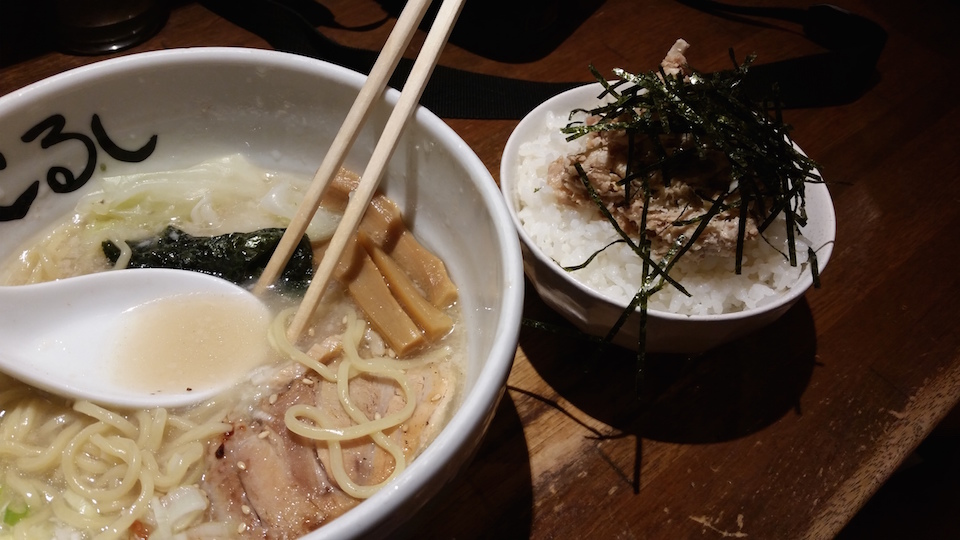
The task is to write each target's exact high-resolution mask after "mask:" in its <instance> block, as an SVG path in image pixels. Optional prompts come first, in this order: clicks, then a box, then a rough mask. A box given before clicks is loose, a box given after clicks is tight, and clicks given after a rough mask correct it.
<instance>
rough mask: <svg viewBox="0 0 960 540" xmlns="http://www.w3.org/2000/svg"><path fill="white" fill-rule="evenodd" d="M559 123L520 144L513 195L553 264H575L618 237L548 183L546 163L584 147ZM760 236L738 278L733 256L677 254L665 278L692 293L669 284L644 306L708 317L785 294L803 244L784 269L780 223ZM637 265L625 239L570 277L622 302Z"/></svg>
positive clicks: (636, 277) (634, 283)
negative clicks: (567, 136) (569, 137)
mask: <svg viewBox="0 0 960 540" xmlns="http://www.w3.org/2000/svg"><path fill="white" fill-rule="evenodd" d="M566 124H567V116H566V115H554V114H551V115H549V116H548V118H547V122H546V123H545V125H544V126H543V130H542V131H541V132H540V133H539V135H538V136H537V137H536V138H535V139H534V140H532V141H529V142H527V143H524V144H523V145H521V146H520V165H519V171H518V175H517V186H516V189H517V193H516V195H515V196H516V197H517V199H516V203H517V209H518V212H517V213H518V216H519V218H520V221H521V223H522V224H523V228H524V230H525V231H526V233H527V234H528V235H529V236H530V238H531V239H532V240H533V242H534V243H535V244H536V245H537V246H538V247H539V248H540V249H541V250H542V251H543V253H544V254H545V255H546V256H547V257H550V258H551V259H553V260H554V261H556V262H557V263H558V264H559V265H560V266H576V265H580V264H582V263H583V262H585V261H586V260H587V259H588V258H589V257H590V255H592V254H593V253H595V252H597V251H598V250H600V249H601V248H603V246H605V245H607V244H609V243H610V242H612V241H614V240H616V239H618V234H617V232H616V231H615V230H614V229H613V227H612V226H611V225H610V224H609V223H607V222H606V220H604V219H603V218H602V217H601V216H600V215H599V213H597V212H596V211H595V210H594V209H592V208H591V209H586V208H574V207H572V206H569V205H566V204H560V203H559V201H558V199H557V194H556V192H555V190H554V189H553V188H552V187H551V186H550V185H549V184H548V183H547V167H548V166H549V164H550V163H551V162H553V161H555V160H556V159H557V158H559V157H561V156H562V155H567V154H572V153H576V152H580V151H582V149H583V141H582V139H578V140H574V141H570V142H568V141H566V140H565V137H564V135H563V134H562V133H561V132H560V128H562V127H563V126H565V125H566ZM764 235H765V237H766V239H767V240H768V241H769V243H768V242H765V241H764V240H763V239H757V240H756V241H753V242H748V243H747V244H746V245H745V246H744V254H743V265H742V273H741V274H739V275H738V274H736V273H735V271H734V264H735V261H734V259H733V257H730V258H723V257H715V256H714V257H705V258H694V257H691V256H690V255H689V254H688V255H685V256H683V257H681V259H680V262H678V263H677V265H676V266H674V268H673V269H672V270H671V272H670V276H671V277H672V278H674V279H675V280H676V281H677V282H679V283H680V284H681V285H683V287H684V288H686V289H687V291H688V292H689V293H690V294H691V296H689V297H688V296H686V295H684V294H683V293H681V292H680V291H678V290H677V289H675V288H674V287H671V286H669V285H668V286H666V287H664V288H663V289H661V290H660V291H659V292H657V293H655V294H654V295H652V296H651V297H650V300H649V304H648V309H649V310H651V311H666V312H672V313H677V314H684V315H714V314H720V313H732V312H737V311H743V310H747V309H752V308H756V307H758V306H762V305H764V304H765V303H767V302H770V301H771V300H773V299H775V298H776V297H778V296H779V295H782V294H784V293H785V292H786V291H787V290H788V289H789V288H790V287H791V286H792V285H793V284H794V283H796V282H797V280H798V279H799V278H800V276H801V275H802V273H803V272H806V271H807V270H806V266H807V265H806V261H807V244H806V243H805V239H804V238H802V237H798V238H797V240H796V246H797V259H798V263H800V264H798V265H797V266H796V267H791V266H790V263H789V262H788V261H787V260H786V258H785V257H784V255H783V254H784V253H787V238H786V232H785V226H784V222H783V220H782V219H781V220H780V222H779V223H775V224H773V225H771V226H770V227H769V228H768V229H767V231H766V232H765V233H764ZM773 246H776V248H775V247H773ZM778 249H779V251H778ZM641 264H642V261H641V260H640V259H639V258H638V257H637V256H636V254H634V253H633V252H632V251H631V250H630V248H629V247H628V246H627V245H626V244H624V243H619V244H616V245H614V246H611V247H610V248H608V249H607V250H605V251H604V252H603V253H601V254H600V255H599V256H597V257H596V258H595V259H594V260H593V261H592V262H591V263H590V264H589V265H587V266H586V268H583V269H581V270H577V271H574V272H571V275H572V276H573V277H574V278H575V279H577V280H578V281H580V282H581V283H583V284H584V285H586V286H588V287H590V288H591V289H593V290H595V291H597V292H599V293H600V294H602V295H603V296H605V297H607V298H608V299H610V300H611V301H614V302H616V303H619V304H622V305H626V304H628V303H629V302H630V300H631V299H632V298H633V297H634V295H635V294H636V293H637V291H638V290H639V289H640V286H641V284H642V271H643V268H642V266H641Z"/></svg>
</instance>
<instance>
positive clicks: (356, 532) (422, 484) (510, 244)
mask: <svg viewBox="0 0 960 540" xmlns="http://www.w3.org/2000/svg"><path fill="white" fill-rule="evenodd" d="M224 63H235V64H242V65H250V66H251V68H259V67H266V68H270V69H290V70H296V71H300V72H305V73H309V74H313V75H316V76H318V77H323V78H326V79H334V80H336V81H337V82H340V83H344V84H347V85H349V86H352V87H354V88H356V89H357V91H359V89H360V87H361V85H362V84H363V82H364V81H365V79H366V75H364V74H362V73H359V72H356V71H352V70H349V69H347V68H344V67H342V66H338V65H335V64H331V63H329V62H326V61H323V60H318V59H315V58H311V57H307V56H301V55H297V54H293V53H286V52H282V51H275V50H270V49H256V48H247V47H188V48H175V49H165V50H158V51H148V52H140V53H132V54H127V55H123V56H119V57H115V58H110V59H106V60H101V61H97V62H93V63H91V64H87V65H84V66H79V67H76V68H73V69H70V70H67V71H64V72H61V73H58V74H55V75H52V76H50V77H47V78H45V79H42V80H40V81H36V82H34V83H31V84H29V85H27V86H24V87H22V88H20V89H18V90H15V91H13V92H11V93H9V94H6V95H4V96H0V116H3V115H4V114H5V113H6V111H8V110H11V109H13V108H15V107H21V106H24V105H26V104H27V103H29V102H33V101H36V100H40V99H44V98H45V97H46V96H48V95H50V94H52V93H56V92H60V91H63V90H66V89H68V88H70V87H72V86H74V85H76V84H82V83H84V81H87V80H89V79H91V78H98V77H104V76H108V75H109V76H113V75H118V74H123V73H126V72H136V71H140V70H143V69H148V68H150V67H156V66H176V65H183V64H224ZM399 95H400V92H399V91H397V90H395V89H393V88H387V89H386V91H385V92H384V96H383V98H382V100H385V101H387V102H388V103H389V104H390V105H391V106H393V105H395V104H396V102H397V99H398V98H399ZM410 121H411V122H412V123H416V124H419V126H420V128H421V129H423V130H424V131H425V132H426V133H429V134H431V135H432V136H434V137H435V138H436V140H437V141H442V142H443V143H444V144H445V146H447V147H448V148H449V149H450V151H451V152H452V153H453V154H455V155H457V156H458V161H460V162H461V163H462V165H463V167H464V168H465V169H466V170H467V171H468V173H469V174H468V175H467V176H468V177H469V178H470V179H471V183H472V184H473V185H474V186H475V188H476V190H477V192H478V195H479V198H480V199H481V200H482V201H483V203H484V205H485V207H486V208H487V209H488V211H489V212H490V213H491V228H492V230H493V231H494V233H495V240H496V243H497V244H498V245H499V246H500V248H501V254H502V263H503V268H502V270H501V277H502V280H503V282H504V290H503V297H502V300H501V302H500V306H498V309H499V318H498V321H497V326H496V328H495V329H493V332H494V334H493V335H494V336H495V337H494V338H492V339H493V344H492V346H491V348H490V350H489V351H488V353H487V359H486V361H485V362H484V364H483V366H482V367H481V369H480V370H479V371H478V373H477V378H476V381H475V382H474V384H473V386H472V388H471V390H470V391H469V392H468V393H466V394H464V395H463V396H462V399H461V401H460V404H459V406H458V407H457V409H456V411H455V412H454V413H453V415H452V416H451V417H450V419H449V420H448V422H447V424H446V426H444V428H443V429H442V430H441V432H440V433H439V434H437V436H436V438H435V439H434V440H433V441H432V442H431V443H430V444H429V445H428V446H427V447H426V448H425V449H424V450H423V452H422V453H421V454H420V455H418V456H417V458H416V459H414V460H413V461H412V462H411V463H409V464H408V465H407V467H406V469H405V470H404V471H403V472H402V473H401V474H400V475H398V477H397V478H395V479H394V480H393V481H391V482H390V483H389V484H387V485H386V486H384V487H383V488H382V489H381V490H379V491H378V492H377V493H376V494H374V495H373V496H372V497H370V498H369V499H367V500H364V501H361V502H360V504H358V505H357V506H356V507H354V508H352V509H350V510H348V511H347V512H345V513H344V514H342V515H341V516H339V517H338V518H336V519H334V520H332V521H330V522H329V523H326V524H324V525H323V526H321V527H320V528H318V529H316V530H314V531H312V532H310V533H307V534H306V535H305V536H303V538H304V539H312V540H319V539H321V538H328V537H336V538H341V537H343V538H346V537H354V536H367V535H369V534H372V535H375V536H380V535H385V534H387V533H388V532H389V531H390V530H392V529H393V528H395V527H396V526H397V525H399V524H400V523H402V522H403V521H407V520H408V519H409V518H410V516H412V515H413V514H414V512H415V511H417V510H419V509H420V508H421V507H422V506H423V505H424V504H425V503H426V502H427V500H429V497H428V495H429V496H432V495H434V494H435V493H436V492H437V491H439V489H440V488H441V487H442V486H443V485H445V484H446V483H449V482H450V480H451V479H452V478H453V477H454V476H455V475H456V474H457V472H458V471H459V470H461V469H462V468H463V467H464V466H465V465H466V461H467V459H468V457H469V456H472V454H473V452H472V450H475V449H476V446H477V445H478V444H479V441H480V440H481V439H482V437H483V436H484V434H485V432H486V429H487V427H488V426H489V423H490V421H491V419H492V417H493V414H494V412H495V411H496V408H497V406H498V404H499V402H500V399H501V398H502V396H503V394H504V392H505V387H506V381H507V377H508V376H509V373H510V370H511V368H512V365H513V360H514V358H515V355H516V345H517V341H518V338H519V332H520V325H521V318H522V311H523V296H524V290H523V286H524V280H523V264H522V257H521V251H520V244H519V240H518V238H517V236H516V231H515V230H514V229H513V227H512V225H510V223H511V222H510V218H509V209H508V208H507V205H506V204H505V202H504V200H503V197H502V196H501V193H500V191H499V189H498V188H497V184H496V182H495V181H494V179H493V177H492V175H491V174H490V171H489V170H488V169H487V167H486V165H484V163H483V162H482V161H481V159H480V158H479V157H478V156H477V155H476V153H475V152H474V151H473V150H472V149H471V148H470V146H469V145H467V143H466V142H465V141H464V140H463V139H462V138H461V137H460V136H459V135H458V134H457V133H456V132H455V131H454V130H453V128H451V127H450V126H449V125H447V124H446V123H445V122H444V121H443V120H442V119H440V118H439V117H438V116H436V115H435V114H433V113H432V112H430V111H429V110H427V109H426V108H425V107H423V106H422V105H421V106H418V107H417V110H416V112H415V114H414V116H413V117H412V118H411V120H410ZM438 479H442V480H443V482H442V483H439V484H438ZM407 505H411V506H410V507H409V510H410V514H409V515H407V516H404V517H403V518H402V519H397V516H396V515H395V513H396V512H397V510H399V509H400V508H401V507H407Z"/></svg>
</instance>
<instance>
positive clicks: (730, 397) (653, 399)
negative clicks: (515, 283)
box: [521, 288, 816, 489]
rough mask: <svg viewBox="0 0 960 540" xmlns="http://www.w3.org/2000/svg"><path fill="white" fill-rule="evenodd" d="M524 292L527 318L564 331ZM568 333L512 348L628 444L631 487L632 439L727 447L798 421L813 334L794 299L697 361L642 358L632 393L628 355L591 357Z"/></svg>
mask: <svg viewBox="0 0 960 540" xmlns="http://www.w3.org/2000/svg"><path fill="white" fill-rule="evenodd" d="M527 290H528V291H530V293H528V294H529V295H530V296H534V298H531V299H529V300H528V303H527V316H528V317H531V318H535V319H537V320H541V321H544V322H550V323H553V324H557V325H559V326H561V327H570V326H569V324H567V323H566V322H565V321H563V320H562V319H561V318H560V317H559V316H558V315H556V314H555V313H554V312H552V311H550V310H549V309H548V308H546V307H545V306H544V305H543V303H542V302H541V301H540V300H539V299H537V298H535V293H534V292H532V288H528V289H527ZM570 328H571V331H570V332H569V333H567V334H564V335H559V336H557V335H552V334H550V335H547V334H546V333H545V332H543V331H539V330H532V329H525V330H524V332H522V334H521V347H522V348H523V350H524V352H525V353H526V354H527V357H528V358H529V360H530V363H531V364H532V366H533V367H534V369H536V370H537V372H538V373H539V374H540V376H541V377H543V379H544V380H545V381H546V382H547V383H548V384H549V385H550V386H551V387H552V388H553V389H554V390H556V392H557V393H559V394H560V395H561V396H562V397H563V398H564V400H566V401H568V402H569V403H570V404H571V405H572V406H573V407H575V408H577V409H579V410H580V411H582V412H583V413H584V414H586V415H589V416H590V417H592V418H594V419H595V420H597V421H599V422H603V423H604V424H606V425H608V426H610V427H611V428H613V429H614V430H616V432H615V433H614V434H612V435H611V437H616V438H620V437H630V436H633V437H635V438H636V440H637V441H638V443H637V444H638V448H637V452H636V455H637V458H636V459H637V462H636V463H635V470H634V476H635V477H634V478H633V485H634V488H635V489H636V487H637V486H639V485H640V483H639V471H640V465H641V464H640V462H639V460H640V455H641V452H640V448H639V445H640V442H639V441H641V440H642V439H648V440H657V441H664V442H673V443H686V444H698V443H713V442H720V441H727V440H732V439H737V438H740V437H744V436H746V435H749V434H751V433H755V432H757V431H759V430H762V429H763V428H765V427H766V426H769V425H770V424H772V423H774V422H776V421H777V420H778V419H779V418H781V417H782V416H784V415H785V414H788V413H791V412H793V413H795V414H801V413H802V411H801V408H800V398H801V395H802V394H803V391H804V389H805V388H806V386H807V384H808V383H809V381H810V377H811V375H812V373H813V369H814V367H815V365H816V359H815V355H816V332H815V329H814V323H813V318H812V315H811V313H810V309H809V306H808V305H807V303H806V302H805V301H803V300H801V301H800V302H798V303H797V304H796V305H795V306H794V307H793V308H791V309H790V310H789V311H788V312H787V313H786V314H785V315H784V316H783V317H782V318H780V319H779V320H777V321H776V322H774V323H773V324H771V325H770V326H767V327H766V328H764V329H761V330H760V331H758V332H756V333H754V334H752V335H749V336H747V337H745V338H743V339H740V340H738V341H736V342H733V343H730V344H727V345H723V346H720V347H718V348H716V349H714V350H711V351H709V352H707V353H705V354H702V355H698V356H693V357H690V356H682V355H665V354H652V355H648V357H647V360H646V366H645V370H644V376H643V380H642V383H641V384H640V387H639V392H638V387H637V383H636V382H635V376H634V374H635V368H636V354H635V353H633V352H631V351H627V350H624V349H620V348H616V347H611V348H609V349H607V350H605V351H603V352H602V353H600V354H598V353H597V348H596V347H597V346H596V345H595V344H593V343H589V342H586V341H581V340H578V339H575V338H572V337H569V336H571V335H573V334H574V333H575V330H573V329H572V327H570ZM535 397H536V396H535ZM541 399H542V398H541Z"/></svg>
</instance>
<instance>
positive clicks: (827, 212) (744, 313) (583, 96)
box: [500, 82, 837, 322]
mask: <svg viewBox="0 0 960 540" xmlns="http://www.w3.org/2000/svg"><path fill="white" fill-rule="evenodd" d="M603 91H604V87H603V85H601V84H600V83H599V82H592V83H584V84H583V85H581V86H577V87H574V88H571V89H569V90H565V91H563V92H560V93H559V94H557V95H555V96H553V97H551V98H549V99H547V100H545V101H544V102H543V103H541V104H540V105H538V106H537V107H535V108H534V109H533V110H531V111H530V112H529V113H527V115H526V116H524V117H523V118H522V119H521V120H520V122H519V123H518V124H517V126H516V128H514V130H513V132H511V134H510V137H509V138H508V139H507V143H506V145H505V146H504V149H503V154H502V157H501V160H500V190H501V193H502V195H503V198H504V199H505V200H506V202H507V209H508V210H509V212H510V219H511V221H512V222H513V225H514V227H515V228H516V229H517V234H518V236H519V237H520V241H521V243H522V244H523V245H524V246H525V247H526V248H527V250H526V252H527V253H530V254H531V255H532V256H533V257H535V258H536V260H537V262H539V263H540V264H541V265H543V266H544V267H547V268H550V269H551V271H552V272H553V273H554V274H555V275H559V276H561V279H562V281H563V283H564V284H565V285H567V286H569V287H572V288H574V289H576V290H577V291H578V292H580V293H581V294H583V295H586V296H587V297H589V298H590V299H591V300H593V301H595V302H598V303H602V304H608V305H612V306H617V307H619V308H620V310H621V311H622V310H625V309H627V304H626V303H625V302H620V301H617V300H614V299H611V298H609V297H607V296H604V295H602V294H600V293H599V292H598V291H596V290H594V289H592V288H591V287H589V286H587V285H585V284H584V283H582V282H580V281H579V280H577V279H575V278H573V277H572V276H571V275H570V274H569V273H568V272H561V271H559V270H560V268H559V266H558V264H557V263H556V261H554V260H553V259H551V258H550V257H548V256H546V255H545V254H544V253H543V251H542V250H541V249H540V247H539V246H537V244H536V242H534V241H533V239H532V238H531V237H530V235H529V234H528V233H527V231H526V229H524V227H523V223H521V222H520V217H519V215H518V214H517V207H516V200H515V195H514V192H515V187H516V182H515V177H516V176H517V175H516V174H515V169H516V165H517V160H516V157H517V156H518V155H519V150H520V146H521V145H522V144H524V143H526V142H528V140H529V135H530V134H531V133H536V132H537V131H539V126H541V125H542V124H543V123H544V122H545V121H546V117H547V115H548V114H550V113H554V114H558V113H559V114H568V113H569V112H570V111H571V110H573V109H574V108H576V107H587V106H589V103H590V101H591V100H592V101H596V100H597V99H598V96H600V95H601V93H602V92H603ZM793 145H794V147H795V148H796V149H797V150H798V151H800V152H801V153H803V150H802V149H801V148H800V147H799V146H798V145H797V144H796V143H793ZM813 172H814V173H816V174H818V175H819V174H820V172H819V170H817V169H814V171H813ZM806 189H808V190H822V195H823V196H824V202H825V204H824V205H823V207H822V208H821V210H822V211H823V213H824V215H823V221H822V222H821V223H819V224H818V226H820V227H823V228H824V231H825V232H826V233H827V234H826V236H827V240H826V241H825V242H824V243H823V245H821V246H819V247H817V248H815V251H816V253H817V265H818V271H819V272H822V271H823V269H824V268H825V267H826V266H827V262H828V261H829V260H830V256H831V254H832V253H833V247H834V243H835V241H836V234H837V228H836V210H835V208H834V204H833V198H832V197H831V196H830V192H829V190H828V189H827V186H826V184H825V183H823V182H816V183H813V182H808V183H807V185H806ZM812 284H813V277H812V276H811V275H810V273H809V272H804V273H803V274H802V276H801V278H800V280H799V281H798V282H797V283H796V284H795V285H794V286H793V287H791V288H790V290H789V291H787V292H786V293H785V294H783V295H781V296H780V297H778V298H777V300H776V301H775V302H771V303H768V304H765V305H763V306H760V307H756V308H752V309H745V310H741V311H736V312H731V313H721V314H714V315H685V314H679V313H673V312H669V311H662V310H657V309H648V310H647V315H648V316H649V317H655V318H659V319H663V320H668V321H691V322H719V321H737V320H741V319H747V318H751V317H754V316H759V315H762V314H765V313H768V312H771V311H775V310H777V309H779V308H781V307H782V306H784V305H790V304H792V303H793V302H796V301H797V300H798V299H799V298H800V297H801V296H803V295H804V294H805V293H806V291H807V290H808V289H809V288H810V286H811V285H812ZM639 311H640V310H639V308H637V310H636V312H637V313H639Z"/></svg>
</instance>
